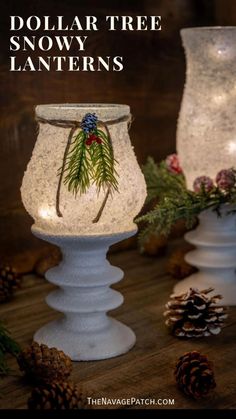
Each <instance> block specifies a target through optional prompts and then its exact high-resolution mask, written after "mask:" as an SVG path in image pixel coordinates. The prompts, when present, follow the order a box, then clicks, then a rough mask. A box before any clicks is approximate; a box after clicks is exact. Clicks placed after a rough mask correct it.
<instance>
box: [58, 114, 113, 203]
mask: <svg viewBox="0 0 236 419" xmlns="http://www.w3.org/2000/svg"><path fill="white" fill-rule="evenodd" d="M92 118H95V117H93V116H92ZM91 124H92V125H91ZM87 125H88V122H87V121H86V118H85V122H83V129H82V130H81V131H80V132H79V133H78V134H77V135H76V136H75V137H74V139H73V142H72V144H71V149H70V150H69V152H68V154H67V156H66V162H65V167H64V169H62V168H61V169H60V170H61V171H62V170H63V171H64V173H65V178H64V184H65V185H67V186H68V190H69V191H70V192H73V193H74V195H75V196H76V195H77V194H78V193H79V194H80V195H81V194H84V193H86V192H87V190H88V188H89V187H90V185H91V184H95V185H96V186H97V192H98V193H99V192H100V190H101V188H103V189H105V188H108V189H109V191H110V192H112V191H118V181H117V177H118V173H117V171H116V170H115V164H116V163H117V161H116V160H115V159H114V155H113V148H112V144H111V141H110V137H109V135H108V133H105V132H104V131H103V130H102V129H97V127H96V121H95V122H94V121H92V122H89V125H88V127H90V126H92V127H93V130H92V131H90V130H89V131H88V129H90V128H88V127H87ZM61 171H60V174H61Z"/></svg>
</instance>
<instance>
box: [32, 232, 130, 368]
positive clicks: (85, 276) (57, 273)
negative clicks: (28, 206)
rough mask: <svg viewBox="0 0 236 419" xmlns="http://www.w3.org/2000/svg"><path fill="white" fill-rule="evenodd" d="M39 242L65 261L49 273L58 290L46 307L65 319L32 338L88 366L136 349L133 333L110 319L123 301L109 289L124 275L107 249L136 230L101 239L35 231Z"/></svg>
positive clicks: (50, 297) (51, 324) (47, 299)
mask: <svg viewBox="0 0 236 419" xmlns="http://www.w3.org/2000/svg"><path fill="white" fill-rule="evenodd" d="M32 232H33V233H34V234H35V235H36V236H37V237H39V238H41V239H43V240H46V241H49V242H51V243H54V244H56V245H58V246H60V248H61V250H62V254H63V260H62V262H61V263H60V264H59V265H58V266H57V267H54V268H52V269H49V271H47V273H46V278H47V280H48V281H49V282H51V283H53V284H55V285H57V286H58V287H59V288H58V289H57V290H55V291H53V292H51V293H50V294H49V295H48V296H47V298H46V301H47V304H48V305H49V306H50V307H52V308H54V309H55V310H58V311H60V312H62V313H63V314H64V316H63V317H62V318H61V319H59V320H57V321H53V322H51V323H49V324H47V325H45V326H43V327H42V328H41V329H40V330H38V331H37V332H36V334H35V336H34V339H35V340H36V341H37V342H39V343H45V344H47V345H48V346H49V347H53V346H54V347H56V348H58V349H61V350H63V351H64V352H65V353H66V354H68V355H69V356H70V357H71V359H72V360H74V361H89V360H99V359H106V358H111V357H114V356H118V355H121V354H123V353H125V352H127V351H129V349H131V348H132V346H133V345H134V344H135V340H136V338H135V335H134V333H133V331H132V330H131V329H130V328H128V327H127V326H125V325H124V324H122V323H120V322H118V321H117V320H115V319H113V318H111V317H110V316H108V315H107V314H106V312H107V311H109V310H112V309H114V308H116V307H119V306H120V305H121V304H122V303H123V296H122V295H121V294H120V293H119V292H117V291H115V290H113V289H111V288H110V285H112V284H114V283H116V282H118V281H120V280H121V279H122V278H123V271H122V270H121V269H119V268H117V267H114V266H112V265H111V264H110V263H109V262H108V260H107V259H106V254H107V251H108V249H109V246H111V245H112V244H114V243H116V242H119V241H121V240H123V239H125V238H127V237H130V236H132V235H133V234H135V233H136V231H130V232H125V233H120V234H113V235H103V236H100V235H99V236H83V237H82V236H81V237H78V236H56V235H50V234H46V233H45V232H42V231H40V230H39V229H37V228H36V227H34V226H33V228H32Z"/></svg>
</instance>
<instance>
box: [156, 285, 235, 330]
mask: <svg viewBox="0 0 236 419" xmlns="http://www.w3.org/2000/svg"><path fill="white" fill-rule="evenodd" d="M212 291H213V288H209V289H207V290H202V291H198V290H197V289H194V288H190V290H189V291H188V292H186V293H185V294H181V295H175V294H173V295H171V296H170V301H169V302H168V303H167V304H166V306H165V307H166V308H167V311H165V312H164V316H165V317H167V320H166V322H165V324H166V325H167V326H168V327H170V328H171V329H172V333H173V334H174V335H175V336H178V337H187V338H192V337H202V336H210V335H218V333H220V331H221V327H222V325H223V323H224V320H225V319H226V318H227V317H228V315H227V314H226V308H225V307H223V306H219V305H217V303H218V302H219V301H220V299H221V298H222V296H221V295H214V296H209V297H208V296H207V294H208V293H210V292H212Z"/></svg>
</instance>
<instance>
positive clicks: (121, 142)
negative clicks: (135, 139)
mask: <svg viewBox="0 0 236 419" xmlns="http://www.w3.org/2000/svg"><path fill="white" fill-rule="evenodd" d="M89 113H92V114H95V115H96V117H97V118H98V123H99V124H100V126H101V128H100V129H101V130H102V131H103V132H104V133H105V134H106V130H107V132H108V133H109V138H110V140H111V148H112V152H113V157H114V162H115V163H114V164H115V166H114V168H115V173H116V180H117V185H118V191H117V190H113V191H110V193H109V191H108V188H107V187H105V186H106V185H105V186H104V187H101V189H100V191H98V188H97V186H96V184H95V183H94V180H93V179H92V178H91V179H90V181H89V186H88V188H87V190H86V191H85V192H84V193H77V195H75V194H73V193H72V192H71V191H69V190H68V185H67V184H66V183H65V176H66V173H68V172H66V170H65V171H64V172H63V171H62V166H63V161H64V159H65V156H67V158H68V156H69V153H70V151H71V150H72V147H73V138H74V137H75V136H76V135H77V134H78V132H80V131H81V129H82V128H81V125H80V123H81V121H82V120H83V118H84V116H85V115H87V114H89ZM36 116H37V118H38V119H39V125H40V130H39V135H38V139H37V142H36V144H35V148H34V150H33V154H32V158H31V160H30V162H29V164H28V167H27V170H26V172H25V175H24V179H23V183H22V187H21V193H22V200H23V203H24V205H25V208H26V209H27V211H28V212H29V214H30V215H31V216H32V217H33V218H34V221H35V224H34V225H33V227H32V232H33V233H34V234H35V235H36V236H38V237H40V238H42V239H44V240H46V241H49V242H51V243H54V244H56V245H59V246H60V247H61V250H62V253H63V261H62V262H61V264H60V265H59V266H58V267H55V268H53V269H50V270H49V271H48V272H47V273H46V278H47V279H48V280H49V281H50V282H52V283H54V284H56V285H58V286H59V287H60V289H58V290H56V291H54V292H52V293H51V294H50V295H49V296H48V297H47V303H48V304H49V305H50V306H51V307H53V308H55V309H56V310H58V311H60V312H63V313H64V316H63V317H62V318H61V319H60V320H57V321H54V322H52V323H49V324H47V325H46V326H44V327H42V328H41V329H40V330H39V331H38V332H37V333H36V335H35V340H36V341H38V342H40V343H46V344H47V345H49V346H56V347H57V348H60V349H62V350H63V351H64V352H65V353H67V354H68V355H69V356H70V357H71V358H72V359H73V360H92V359H103V358H109V357H113V356H116V355H119V354H121V353H124V352H126V351H127V350H129V349H130V348H131V347H132V346H133V345H134V343H135V335H134V333H133V332H132V331H131V330H130V329H129V328H128V327H127V326H125V325H123V324H122V323H120V322H118V321H116V320H114V319H112V318H110V317H109V316H107V314H106V311H108V310H111V309H114V308H115V307H118V306H119V305H120V304H121V303H122V302H123V297H122V296H121V294H120V293H118V292H117V291H114V290H112V289H110V288H109V285H111V284H113V283H115V282H117V281H119V280H120V279H121V278H122V277H123V272H122V271H121V270H120V269H119V268H115V267H113V266H111V265H110V264H109V262H108V261H107V260H106V253H107V250H108V248H109V246H110V245H111V244H113V243H116V242H118V241H120V240H123V239H124V238H127V237H129V236H131V235H133V234H135V232H136V230H137V229H136V226H135V224H134V222H133V219H134V217H135V216H136V215H137V214H138V212H139V211H140V210H141V208H142V205H143V203H144V201H145V197H146V185H145V181H144V177H143V175H142V172H141V170H140V168H139V166H138V163H137V160H136V157H135V154H134V151H133V148H132V146H131V143H130V139H129V134H128V129H127V128H128V122H129V120H130V109H129V106H127V105H109V104H108V105H106V104H97V105H96V104H95V105H93V104H83V105H77V104H64V105H63V104H60V105H39V106H37V107H36ZM70 134H71V138H70V142H69V140H68V139H69V137H70ZM72 134H73V135H72ZM91 138H92V137H91ZM102 146H103V144H101V147H102ZM86 147H87V148H88V149H89V143H87V145H86ZM66 150H67V154H65V152H66ZM91 176H92V175H91V173H90V174H89V177H91ZM60 181H61V182H60ZM59 183H60V185H59Z"/></svg>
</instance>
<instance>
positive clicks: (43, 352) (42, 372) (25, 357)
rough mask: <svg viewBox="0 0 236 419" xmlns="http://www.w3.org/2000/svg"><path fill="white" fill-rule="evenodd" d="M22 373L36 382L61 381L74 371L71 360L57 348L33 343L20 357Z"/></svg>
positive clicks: (19, 362)
mask: <svg viewBox="0 0 236 419" xmlns="http://www.w3.org/2000/svg"><path fill="white" fill-rule="evenodd" d="M18 364H19V367H20V370H21V371H24V372H25V374H26V375H27V376H28V377H29V378H31V379H33V380H34V381H36V382H48V381H54V380H55V381H61V380H64V379H66V378H67V377H69V375H70V373H71V371H72V362H71V359H70V358H69V357H68V356H67V355H65V354H64V352H63V351H59V350H58V349H56V348H49V347H48V346H47V345H39V344H38V343H37V342H33V343H32V345H29V346H28V347H27V348H26V349H25V350H24V351H22V352H21V353H20V355H19V356H18Z"/></svg>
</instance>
